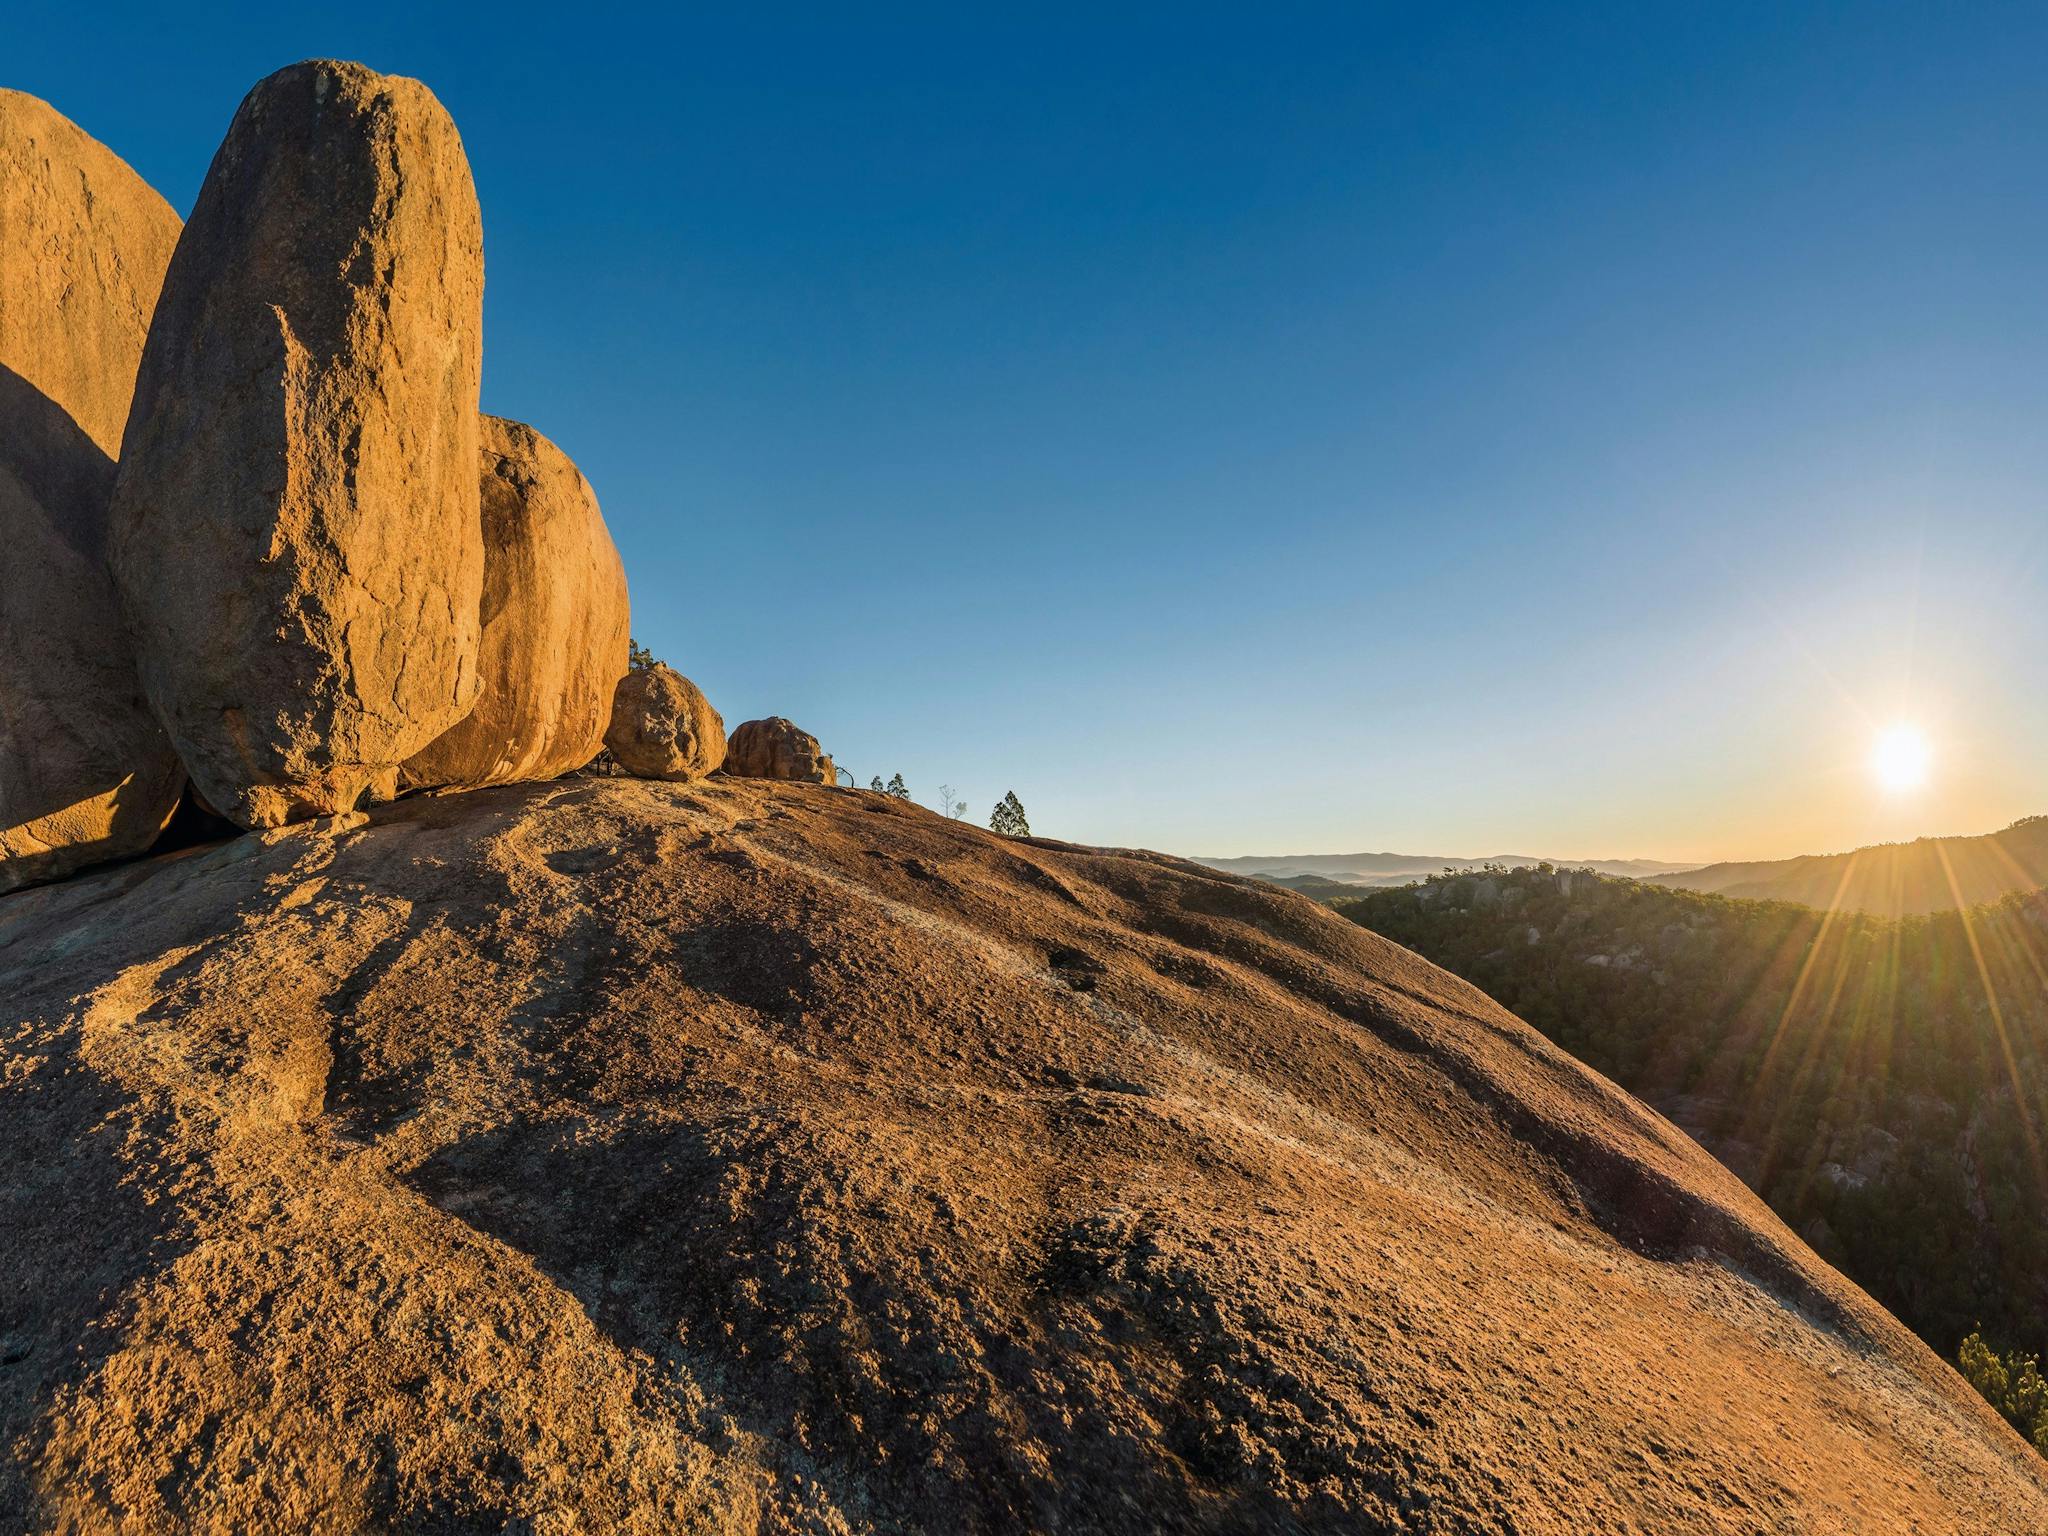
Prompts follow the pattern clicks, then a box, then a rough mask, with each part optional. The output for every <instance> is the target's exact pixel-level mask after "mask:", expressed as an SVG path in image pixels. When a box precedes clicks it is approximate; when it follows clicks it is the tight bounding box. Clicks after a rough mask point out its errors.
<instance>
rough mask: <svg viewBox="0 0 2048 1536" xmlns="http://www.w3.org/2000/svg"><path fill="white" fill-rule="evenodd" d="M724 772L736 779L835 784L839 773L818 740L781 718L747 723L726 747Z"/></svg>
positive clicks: (736, 732) (748, 721)
mask: <svg viewBox="0 0 2048 1536" xmlns="http://www.w3.org/2000/svg"><path fill="white" fill-rule="evenodd" d="M724 771H725V773H726V774H728V775H729V776H730V777H732V778H735V779H789V780H793V781H795V782H797V783H802V784H836V783H838V782H839V774H838V771H837V770H836V769H835V768H834V767H833V765H832V759H831V758H829V757H827V756H826V755H825V749H824V748H823V747H821V746H820V745H818V738H817V737H815V736H813V735H812V734H811V733H810V732H809V731H803V730H798V729H797V727H796V725H795V724H794V723H793V722H791V721H788V720H785V719H783V718H782V716H780V715H771V716H769V717H768V718H767V719H766V720H747V721H744V722H742V723H741V725H740V726H739V728H738V729H737V730H735V731H734V732H733V733H732V739H731V740H729V741H728V742H727V743H726V744H725V769H724Z"/></svg>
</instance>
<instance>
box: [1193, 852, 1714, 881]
mask: <svg viewBox="0 0 2048 1536" xmlns="http://www.w3.org/2000/svg"><path fill="white" fill-rule="evenodd" d="M1195 862H1196V863H1197V864H1206V865H1207V866H1208V867H1209V868H1211V869H1220V870H1223V871H1225V872H1226V873H1229V874H1234V875H1260V876H1263V877H1265V878H1266V879H1269V880H1285V879H1286V878H1287V877H1289V876H1297V875H1319V876H1322V877H1324V878H1325V879H1328V880H1334V881H1337V882H1340V883H1342V884H1345V885H1358V886H1384V885H1412V884H1413V883H1414V882H1416V881H1417V880H1422V879H1426V878H1427V877H1428V876H1430V875H1440V874H1442V873H1443V872H1444V871H1445V870H1446V869H1455V870H1458V871H1460V872H1463V871H1467V870H1475V869H1484V868H1485V867H1486V866H1487V865H1489V864H1498V865H1505V866H1506V867H1507V868H1509V869H1528V868H1534V867H1535V866H1536V865H1538V864H1554V865H1557V866H1558V867H1559V868H1563V869H1593V870H1598V871H1599V872H1600V873H1601V874H1603V875H1622V876H1626V877H1628V878H1630V879H1646V878H1648V877H1650V876H1654V875H1666V874H1671V873H1674V872H1676V871H1680V870H1687V869H1693V868H1695V867H1697V866H1695V865H1691V864H1676V863H1673V862H1671V861H1670V860H1668V859H1544V858H1537V857H1535V856H1533V855H1531V854H1522V853H1497V854H1494V855H1493V856H1491V857H1490V858H1483V859H1458V858H1451V857H1449V856H1447V855H1442V854H1428V853H1293V854H1256V853H1254V854H1245V855H1243V856H1242V857H1239V858H1234V859H1205V858H1202V857H1200V856H1199V855H1197V856H1196V858H1195Z"/></svg>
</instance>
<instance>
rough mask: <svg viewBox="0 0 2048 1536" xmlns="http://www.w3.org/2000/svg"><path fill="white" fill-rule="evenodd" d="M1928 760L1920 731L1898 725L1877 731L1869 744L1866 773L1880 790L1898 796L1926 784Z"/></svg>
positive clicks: (1924, 737) (1928, 753)
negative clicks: (1869, 773) (1871, 776)
mask: <svg viewBox="0 0 2048 1536" xmlns="http://www.w3.org/2000/svg"><path fill="white" fill-rule="evenodd" d="M1932 756H1933V754H1932V753H1931V752H1930V751H1929V750H1928V746H1927V737H1926V736H1925V735H1924V734H1923V733H1922V732H1921V730H1920V727H1918V726H1917V725H1906V724H1903V723H1902V724H1899V725H1894V726H1891V727H1888V728H1887V729H1886V730H1884V731H1881V732H1880V733H1879V734H1878V738H1877V740H1876V741H1875V742H1873V743H1872V744H1871V748H1870V771H1871V773H1872V774H1873V775H1874V776H1875V777H1876V779H1877V782H1878V784H1879V785H1880V786H1881V787H1882V788H1884V789H1885V790H1887V791H1888V792H1890V793H1891V794H1895V795H1901V794H1904V793H1905V792H1906V791H1907V790H1911V789H1918V788H1919V787H1920V786H1921V785H1922V784H1925V783H1926V782H1927V765H1928V761H1929V759H1930V758H1931V757H1932Z"/></svg>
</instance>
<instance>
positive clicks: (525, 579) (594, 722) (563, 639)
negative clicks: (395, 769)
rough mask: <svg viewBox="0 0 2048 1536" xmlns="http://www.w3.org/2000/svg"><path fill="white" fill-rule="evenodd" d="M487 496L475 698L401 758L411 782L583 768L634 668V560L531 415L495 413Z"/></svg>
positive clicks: (488, 426) (504, 779) (536, 775)
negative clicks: (528, 421) (628, 561)
mask: <svg viewBox="0 0 2048 1536" xmlns="http://www.w3.org/2000/svg"><path fill="white" fill-rule="evenodd" d="M482 497H483V532H484V596H483V632H482V636H481V639H480V641H479V643H478V649H477V677H478V686H477V698H476V705H475V707H474V708H473V709H471V710H470V712H469V715H468V717H467V718H465V719H464V720H462V721H461V722H460V723H458V724H457V725H455V726H454V727H452V728H451V729H450V730H448V731H447V732H446V733H445V734H444V735H442V736H441V737H440V738H439V739H438V740H436V741H435V742H433V743H432V744H431V745H430V746H428V747H427V748H426V749H425V750H423V751H421V752H418V753H416V754H414V755H413V756H412V757H411V758H409V759H408V760H407V761H406V763H405V766H404V770H403V774H402V777H403V779H404V781H405V782H406V783H407V784H411V785H429V786H431V785H460V786H464V787H475V786H480V785H485V784H510V783H516V782H518V781H520V780H522V779H551V778H554V777H556V776H557V775H560V774H564V773H567V772H569V771H570V770H571V769H575V768H581V767H582V766H583V765H584V764H585V763H587V762H589V761H590V760H591V759H592V758H594V757H596V756H597V754H598V751H599V749H601V748H602V747H603V746H604V733H605V727H606V726H607V725H608V724H609V723H610V722H611V711H612V692H613V689H614V688H615V687H616V685H617V683H618V680H619V679H620V678H621V677H623V676H624V675H625V672H626V653H627V647H628V646H629V644H630V643H631V625H630V615H629V612H628V606H627V599H626V568H625V566H624V565H623V564H622V563H621V562H620V560H619V551H618V548H617V546H615V545H614V544H613V543H612V536H611V533H610V531H609V530H608V529H607V528H606V527H605V525H604V514H603V513H602V512H600V511H599V510H598V505H597V494H596V492H594V491H592V490H591V488H590V482H589V481H588V480H586V479H584V478H583V474H582V472H581V471H580V470H578V469H577V468H576V465H575V464H574V463H573V462H572V461H571V460H570V458H569V456H568V455H567V454H565V453H563V452H562V450H561V449H559V448H557V447H556V446H555V445H554V444H553V443H551V442H549V441H548V440H547V439H546V438H545V437H543V436H541V435H540V433H538V432H536V431H534V430H533V428H531V427H529V426H525V425H523V424H522V423H520V422H516V421H505V420H503V419H501V418H499V417H496V416H486V417H484V418H483V445H482Z"/></svg>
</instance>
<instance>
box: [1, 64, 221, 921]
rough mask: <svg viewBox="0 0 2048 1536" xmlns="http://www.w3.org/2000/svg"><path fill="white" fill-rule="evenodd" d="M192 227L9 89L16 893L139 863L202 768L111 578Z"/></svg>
mask: <svg viewBox="0 0 2048 1536" xmlns="http://www.w3.org/2000/svg"><path fill="white" fill-rule="evenodd" d="M177 240H178V216H177V214H175V213H173V212H172V211H171V207H170V204H168V203H166V202H165V201H164V200H163V199H162V198H161V197H159V196H158V195H157V194H156V193H155V192H154V191H153V190H151V188H150V187H149V186H148V184H147V183H145V182H144V181H143V180H142V178H141V177H139V176H137V175H136V174H135V172H134V171H132V170H131V169H129V167H128V166H127V165H126V164H125V163H124V162H123V161H122V160H121V159H120V158H119V157H118V156H117V155H115V154H114V153H113V151H111V150H109V149H108V148H107V147H106V146H105V145H103V144H100V143H98V142H97V141H96V140H94V139H92V138H91V137H90V136H88V135H87V134H85V133H84V132H82V131H81V130H80V129H79V128H78V127H77V125H76V124H74V123H72V122H70V121H68V120H67V119H66V118H64V117H63V116H62V115H61V114H59V113H58V112H57V111H55V110H54V109H53V108H51V107H50V106H49V105H48V104H47V103H45V102H42V101H39V100H37V99H36V98H35V97H33V96H27V95H24V94H22V93H21V92H19V91H8V90H0V891H5V890H10V889H12V888H14V887H16V886H19V885H24V884H28V883H31V882H34V881H38V880H50V879H55V878H57V877H59V876H62V875H65V874H68V873H70V872H71V871H72V870H75V869H77V868H80V867H81V866H83V865H87V864H92V863H96V862H99V861H101V860H105V859H113V858H119V857H122V856H124V855H128V854H135V853H140V852H142V851H143V850H144V849H146V848H147V847H148V846H149V845H150V843H151V842H152V841H153V840H154V839H155V837H156V835H157V834H158V832H160V831H161V830H162V829H163V826H164V824H165V822H166V821H168V820H169V819H170V815H171V812H172V810H173V809H174V808H175V807H176V805H177V801H178V792H179V789H180V787H181V786H182V785H183V784H184V781H185V773H184V769H183V768H182V767H181V766H180V765H179V763H178V759H177V754H176V753H174V752H173V751H172V750H171V743H170V738H169V737H167V736H166V735H165V734H164V732H163V730H162V729H161V728H160V727H159V726H158V724H157V722H156V719H155V717H154V716H153V715H151V713H150V711H149V708H148V706H147V704H146V703H145V701H144V699H143V696H142V689H141V686H140V684H139V683H138V681H137V678H136V671H135V657H134V653H133V651H132V650H131V649H130V647H129V644H128V637H127V634H126V632H125V631H124V630H123V627H122V624H121V617H120V613H119V611H118V609H117V607H116V605H115V601H114V591H113V587H112V586H111V584H110V583H109V582H108V580H107V575H106V569H105V546H106V524H107V504H108V501H109V498H110V497H111V496H112V493H113V486H114V459H115V455H116V454H117V453H118V452H119V450H120V446H121V429H122V426H123V424H124V423H125V422H126V421H127V419H128V402H129V395H130V392H131V391H132V390H133V389H134V386H135V370H136V366H137V364H138V362H139V361H140V359H141V357H142V346H143V338H144V336H145V335H146V334H147V333H148V330H149V321H150V315H151V312H152V311H153V310H154V309H155V307H156V300H157V292H158V290H159V289H160V288H161V287H162V284H163V276H164V269H165V267H166V266H167V265H168V264H169V262H170V259H171V250H172V247H173V246H175V245H176V244H177Z"/></svg>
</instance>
